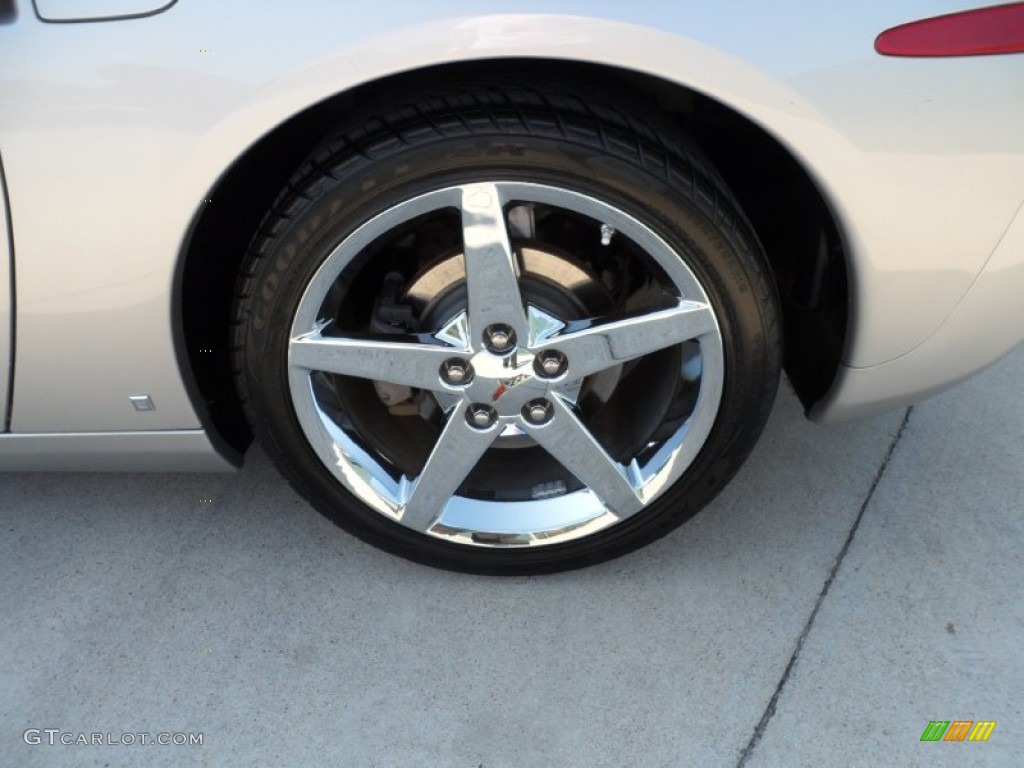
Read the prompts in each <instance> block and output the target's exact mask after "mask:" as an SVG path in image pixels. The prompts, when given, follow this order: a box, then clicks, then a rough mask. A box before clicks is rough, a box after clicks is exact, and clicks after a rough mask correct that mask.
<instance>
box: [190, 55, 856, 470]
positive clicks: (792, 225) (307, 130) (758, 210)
mask: <svg viewBox="0 0 1024 768" xmlns="http://www.w3.org/2000/svg"><path fill="white" fill-rule="evenodd" d="M453 70H454V71H462V72H466V71H467V70H471V71H472V74H473V76H474V77H475V78H477V79H485V78H486V77H487V75H488V71H489V70H490V71H493V73H494V75H495V77H500V79H501V80H502V81H505V82H507V81H508V80H509V79H510V73H515V76H521V77H522V78H523V79H524V82H547V83H559V82H562V81H565V82H566V83H572V82H573V81H578V80H579V78H581V77H582V78H587V79H588V81H590V82H595V81H596V82H603V83H607V84H608V89H609V91H610V92H611V93H614V91H615V89H616V88H618V89H623V90H625V92H628V93H630V94H631V95H632V97H633V98H636V97H637V95H638V94H639V95H641V96H642V97H643V98H645V99H646V100H647V101H648V102H649V103H650V104H651V107H652V108H654V109H658V110H660V111H661V112H662V113H665V114H667V115H668V116H670V117H671V118H672V119H673V120H674V121H675V122H676V124H678V125H679V129H680V130H681V131H686V132H687V133H689V134H690V135H691V136H692V137H693V138H694V139H695V140H696V142H697V143H698V144H699V145H700V146H701V147H702V149H703V150H704V151H705V153H706V154H707V155H708V156H709V157H710V158H711V160H712V162H713V163H714V165H715V166H716V167H717V169H718V170H719V172H720V173H721V175H722V176H723V177H724V179H725V181H726V183H727V184H728V185H729V187H730V189H731V190H732V191H733V193H734V194H735V196H736V198H737V199H738V200H739V202H740V205H741V206H742V207H743V210H744V212H745V213H746V215H747V217H748V218H749V219H750V221H751V224H752V225H753V228H754V230H755V232H756V233H757V236H758V237H759V238H760V240H761V242H762V244H763V246H764V248H765V251H766V253H767V255H768V260H769V263H770V266H771V269H772V271H773V273H774V275H775V279H776V283H777V284H778V286H779V292H780V295H781V297H782V304H783V312H784V323H785V326H784V333H785V344H786V353H785V369H786V373H787V375H788V377H789V379H790V382H791V383H792V385H793V388H794V389H795V391H796V393H797V395H798V396H799V398H800V399H801V401H802V402H803V404H804V405H805V407H809V406H810V405H811V404H812V403H813V402H815V401H816V400H818V399H819V398H820V397H821V396H822V395H823V394H824V393H825V391H826V390H827V389H828V387H829V384H830V383H831V381H832V379H833V377H834V375H835V372H836V370H837V368H838V365H839V360H840V355H841V353H842V348H843V343H844V340H845V336H846V325H847V308H848V289H847V272H846V256H845V254H844V251H843V247H842V240H841V237H840V232H839V228H838V226H837V224H836V222H835V220H834V218H833V216H832V215H831V213H830V211H829V208H828V205H827V204H826V201H825V200H824V198H823V197H822V195H821V194H820V192H819V191H818V189H817V187H816V186H815V184H814V182H813V181H812V180H811V178H810V177H809V176H808V174H807V172H806V171H805V170H804V169H803V167H802V166H801V165H800V163H799V162H798V161H797V160H796V159H794V157H793V156H792V155H791V154H790V153H789V152H788V151H787V150H786V149H785V148H784V147H783V146H782V145H781V144H780V143H779V142H778V141H776V140H775V139H774V138H773V137H772V136H770V135H769V134H768V133H767V132H766V131H764V129H762V128H760V127H759V126H757V125H756V124H754V123H752V122H751V121H749V120H748V119H747V118H745V117H743V116H741V115H739V114H738V113H736V112H734V111H733V110H731V109H729V108H728V107H726V106H724V105H722V104H720V103H718V102H716V101H714V100H713V99H710V98H708V97H706V96H704V95H702V94H699V93H697V92H695V91H692V90H690V89H687V88H685V87H683V86H680V85H677V84H674V83H670V82H667V81H665V80H661V79H658V78H655V77H651V76H648V75H644V74H641V73H637V72H630V71H626V70H619V69H614V68H608V67H604V66H598V65H590V64H576V63H571V62H559V61H536V60H523V61H518V60H502V61H501V62H493V63H488V62H472V63H460V64H450V65H444V66H439V67H435V68H431V69H428V70H421V71H417V72H411V73H405V74H402V75H397V76H393V77H390V78H387V79H385V80H380V81H376V82H374V83H370V84H366V85H363V86H360V87H358V88H356V89H354V90H352V91H349V92H346V93H343V94H339V95H337V96H335V97H332V98H330V99H327V100H326V101H323V102H321V103H319V104H316V105H314V106H312V107H310V108H309V109H307V110H305V111H304V112H302V113H300V114H298V115H296V116H295V117H293V118H291V119H290V120H288V121H286V122H284V123H282V124H280V125H279V126H277V127H276V128H274V129H273V130H271V131H270V132H269V133H267V134H266V135H265V136H264V137H263V138H262V139H260V140H259V141H258V142H257V143H256V144H254V145H253V146H252V147H250V148H249V149H248V150H247V151H246V152H245V153H244V154H243V155H242V156H240V157H239V158H238V159H237V160H236V161H235V163H234V164H233V165H232V166H231V167H230V168H228V169H227V170H226V171H225V173H224V174H223V175H222V176H221V178H220V179H219V180H218V181H217V183H216V184H215V186H214V188H213V189H212V190H211V191H210V193H209V195H208V198H209V199H211V200H213V201H214V202H213V204H211V205H208V206H206V207H205V208H203V209H202V212H201V214H200V215H199V216H198V217H197V218H196V220H195V222H194V223H193V227H192V230H191V232H190V234H189V236H188V238H187V239H186V242H185V245H184V249H183V253H182V257H181V261H180V263H179V271H178V279H177V282H176V286H175V288H176V290H175V300H174V306H175V311H176V329H175V331H176V333H175V335H176V339H177V348H178V357H179V362H180V364H181V365H182V368H183V369H184V370H185V371H186V379H187V380H189V384H190V394H191V396H192V399H193V403H194V405H195V407H196V410H197V412H198V413H199V416H200V418H201V419H203V422H204V425H205V426H206V427H207V429H208V430H209V431H211V433H212V434H214V435H215V436H220V437H222V438H224V439H225V440H226V442H227V443H228V444H229V445H230V446H231V448H233V449H235V450H238V451H242V450H244V449H245V448H246V447H247V445H248V444H249V442H250V441H251V435H250V432H249V427H248V425H247V423H246V419H245V417H244V415H243V413H242V409H241V406H240V404H239V402H238V397H237V394H236V391H235V386H234V377H233V372H232V362H231V357H232V355H231V348H230V341H229V339H230V333H229V328H230V321H231V305H232V296H233V293H234V289H235V283H236V279H237V276H238V273H239V270H240V269H241V266H242V262H243V259H244V257H245V253H246V250H247V248H248V245H249V241H250V240H251V238H252V236H253V235H254V234H255V232H256V231H257V228H258V227H259V225H260V222H261V220H262V218H263V215H264V214H265V212H266V211H267V210H268V209H269V208H270V206H271V204H272V203H273V201H274V199H275V198H276V197H277V195H278V193H279V192H280V191H281V189H283V188H284V186H285V185H286V184H287V183H288V180H289V178H290V177H291V176H292V174H293V173H294V172H295V171H296V170H297V169H298V168H299V166H300V165H301V164H302V162H303V160H305V158H306V157H307V155H308V154H309V153H310V152H311V151H312V150H313V149H314V148H315V147H316V145H317V144H318V143H319V142H320V141H321V140H322V139H323V138H324V136H325V135H326V134H327V132H328V131H329V130H330V129H331V128H332V126H333V125H335V124H336V123H337V122H340V121H341V120H342V119H344V118H345V117H346V116H349V115H351V113H352V112H353V110H359V109H360V108H361V105H363V104H365V103H366V102H369V101H376V100H377V99H378V98H379V94H380V93H381V92H383V91H393V90H398V89H401V90H406V89H424V88H429V87H430V86H431V85H432V84H433V83H443V82H445V81H446V80H448V79H450V78H451V76H452V74H453ZM189 371H190V372H191V376H189V373H188V372H189Z"/></svg>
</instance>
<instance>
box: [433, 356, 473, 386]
mask: <svg viewBox="0 0 1024 768" xmlns="http://www.w3.org/2000/svg"><path fill="white" fill-rule="evenodd" d="M441 378H442V379H443V380H444V381H445V382H446V383H448V384H453V385H455V386H461V385H463V384H469V382H470V381H472V379H473V366H472V365H470V364H469V363H468V362H467V361H465V360H460V359H459V358H457V357H453V358H452V359H451V360H445V361H444V362H443V363H442V364H441Z"/></svg>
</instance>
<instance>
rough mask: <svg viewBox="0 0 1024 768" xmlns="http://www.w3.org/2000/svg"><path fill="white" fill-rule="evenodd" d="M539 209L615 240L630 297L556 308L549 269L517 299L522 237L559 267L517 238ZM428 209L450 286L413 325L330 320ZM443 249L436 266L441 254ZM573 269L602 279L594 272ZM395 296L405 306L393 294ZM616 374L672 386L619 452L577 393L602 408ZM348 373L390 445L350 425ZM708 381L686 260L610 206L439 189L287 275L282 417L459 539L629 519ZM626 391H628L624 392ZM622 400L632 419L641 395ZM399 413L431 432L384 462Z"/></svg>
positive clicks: (505, 538) (654, 484) (483, 186)
mask: <svg viewBox="0 0 1024 768" xmlns="http://www.w3.org/2000/svg"><path fill="white" fill-rule="evenodd" d="M538 210H540V211H544V212H545V213H546V215H548V216H556V215H557V216H563V217H568V218H569V219H572V220H573V221H575V222H584V223H585V224H586V225H587V226H592V227H593V230H594V231H595V233H599V236H598V235H595V239H597V238H598V237H599V242H597V243H595V244H594V247H596V248H598V249H600V248H602V247H604V248H607V247H608V246H609V243H610V242H611V241H612V240H613V239H614V238H618V239H620V240H621V241H622V242H623V243H625V247H626V249H627V250H628V252H629V253H631V254H634V261H635V262H636V273H634V274H632V277H631V280H632V284H634V285H635V286H636V288H635V290H633V291H632V292H631V293H629V294H628V295H627V294H623V295H622V297H621V299H620V300H619V301H618V302H617V303H616V306H615V307H614V311H611V312H601V313H599V314H595V315H591V316H579V315H580V314H581V312H582V310H581V309H580V302H576V303H575V304H573V297H571V296H569V297H567V298H566V297H564V296H563V298H562V299H559V298H558V296H559V295H563V294H567V293H568V292H569V289H568V287H567V286H565V285H556V284H555V281H554V280H553V279H552V278H551V277H550V276H548V277H547V278H541V279H537V280H534V281H533V283H534V284H537V285H541V286H542V287H543V290H540V289H531V290H527V288H526V285H525V284H526V277H527V273H528V272H529V271H530V270H529V269H528V268H527V267H528V264H527V260H526V256H525V254H527V252H528V251H529V250H530V249H531V248H532V249H535V250H537V251H538V252H540V253H547V254H551V253H554V254H556V256H553V257H550V258H551V259H554V260H559V259H561V260H562V261H564V262H565V263H570V262H571V259H569V258H568V257H562V256H560V255H557V254H559V253H560V251H559V249H558V248H555V247H547V245H546V244H545V243H544V242H543V241H541V242H540V243H539V244H538V243H537V242H536V241H535V240H534V238H535V237H536V236H537V230H536V229H535V227H534V226H533V225H532V223H531V222H532V219H533V217H534V216H535V214H536V212H537V211H538ZM439 215H445V216H449V217H453V218H454V220H455V221H456V222H457V224H456V226H458V227H459V228H460V229H461V248H460V253H459V254H457V255H456V257H455V261H456V262H461V272H460V274H459V275H458V277H459V278H460V279H456V280H454V281H449V282H448V283H445V285H446V286H448V287H447V289H446V290H445V291H443V292H441V293H443V296H442V295H440V293H439V294H438V295H435V296H430V297H429V298H428V301H427V303H428V304H430V306H426V305H425V306H423V307H420V308H419V309H420V310H421V311H418V315H419V316H418V317H417V323H418V324H419V327H418V328H412V329H410V328H406V329H404V330H396V331H393V332H392V331H389V330H387V329H384V330H383V332H382V329H381V327H380V326H379V324H378V325H377V326H376V327H372V328H370V329H369V330H370V332H367V329H366V328H358V327H349V326H347V325H346V323H345V321H344V320H343V319H341V318H342V317H343V316H344V314H345V310H344V307H345V306H346V303H347V302H351V301H354V300H356V296H357V294H358V286H359V282H358V275H359V274H360V273H361V272H363V271H365V270H367V269H368V268H369V267H368V264H370V263H372V254H373V253H374V252H375V249H376V248H377V245H378V244H379V243H381V242H382V241H387V242H397V241H398V240H399V239H400V238H401V237H402V236H404V235H405V233H408V232H409V231H410V230H411V229H415V228H416V227H417V226H419V225H421V224H422V222H424V221H429V220H431V217H432V216H439ZM442 256H444V257H446V259H445V262H446V263H451V262H452V259H453V257H452V255H451V254H442V253H439V254H438V259H439V260H441V258H442ZM578 271H579V272H581V273H587V274H590V275H591V277H590V279H591V281H592V282H594V283H595V284H599V283H601V282H602V280H601V276H600V275H594V271H593V270H590V271H589V272H588V270H586V269H583V268H582V267H580V268H578ZM442 282H443V281H442ZM604 282H606V283H609V284H610V283H612V282H613V281H612V280H611V279H610V278H609V279H608V280H606V281H604ZM452 286H455V287H452ZM404 296H405V297H406V298H407V299H408V300H409V301H410V302H411V301H412V298H410V296H411V294H410V292H408V291H406V292H405V294H404ZM570 307H575V309H572V308H570ZM584 309H585V308H584ZM431 312H433V313H434V318H433V319H432V320H431V319H429V318H430V315H431ZM438 313H440V314H438ZM570 315H574V316H570ZM666 350H673V353H672V354H665V352H666ZM645 361H647V363H645ZM648 363H649V364H648ZM642 364H644V365H646V367H643V368H638V366H641V365H642ZM627 369H628V370H633V371H634V372H637V371H639V373H638V375H641V376H647V375H654V376H656V377H658V378H660V379H662V380H665V381H667V382H669V385H668V389H665V388H663V389H662V390H657V389H656V390H654V391H655V392H657V391H664V392H677V391H685V392H687V393H688V394H687V395H686V396H685V397H682V398H681V399H680V398H678V397H677V398H676V406H677V407H675V408H674V409H669V410H672V411H673V412H672V413H671V414H666V413H665V412H664V408H662V409H661V410H658V411H657V413H658V414H659V418H658V419H657V423H654V424H648V425H646V426H645V427H644V428H643V430H641V434H640V438H641V444H639V445H638V444H637V440H636V439H633V440H632V442H631V444H630V445H629V447H628V450H626V452H625V454H624V453H623V450H622V449H621V448H610V447H609V445H610V444H611V443H613V442H615V441H614V440H613V439H612V437H613V435H614V434H615V432H616V430H618V429H619V427H617V426H614V425H613V426H612V427H609V426H608V424H604V425H603V426H602V425H599V424H598V422H599V421H600V419H599V418H597V417H595V416H594V413H595V407H594V406H593V405H588V403H595V402H596V403H598V406H600V404H602V403H606V402H608V401H609V400H611V399H614V398H615V392H616V390H618V389H620V388H621V387H622V384H621V382H622V381H623V379H624V376H623V371H624V370H627ZM652 372H653V373H652ZM352 380H362V381H364V382H365V381H366V380H369V381H372V382H374V386H375V387H376V388H377V393H378V395H379V396H380V400H381V402H382V403H383V404H384V405H387V404H388V402H389V400H391V401H394V400H401V401H402V402H400V403H394V402H392V404H391V405H390V406H388V408H387V409H386V411H385V415H384V416H383V417H382V418H383V419H387V420H389V421H388V424H389V426H388V427H387V429H386V430H385V431H387V432H388V433H389V434H390V435H391V436H390V437H388V438H381V436H380V435H379V434H377V432H378V431H377V430H373V429H367V428H366V426H365V425H366V418H365V417H364V415H363V412H362V411H363V409H361V408H360V407H357V406H358V403H359V402H365V401H359V400H358V398H356V399H353V398H348V397H346V396H345V394H344V391H343V390H344V389H345V386H346V384H345V382H346V381H352ZM677 382H681V384H677ZM723 382H724V357H723V350H722V337H721V333H720V329H719V324H718V321H717V319H716V316H715V312H714V310H713V309H712V306H711V303H710V301H709V300H708V296H707V294H706V293H705V290H704V288H703V287H702V286H701V284H700V283H699V282H698V280H697V278H696V276H695V275H694V273H693V272H692V271H691V270H690V268H689V267H688V266H687V265H686V262H685V254H681V253H678V252H677V251H675V250H674V249H672V248H671V247H669V245H667V244H666V242H665V241H664V240H663V239H661V238H660V237H659V236H658V235H657V234H656V233H655V232H654V231H653V230H651V229H650V228H649V227H647V226H645V225H644V224H642V223H641V222H640V221H638V220H637V219H635V218H634V217H633V216H631V215H629V214H628V213H626V212H625V211H623V210H620V209H618V208H616V207H614V206H613V205H610V204H608V203H606V202H602V201H601V200H598V199H596V198H594V197H591V196H588V195H585V194H581V193H579V192H575V191H572V190H569V189H562V188H558V187H554V186H547V185H541V184H533V183H525V182H518V181H494V182H480V183H470V184H464V185H460V186H450V187H446V188H443V189H438V190H436V191H432V192H428V193H426V194H422V195H420V196H417V197H414V198H412V199H409V200H406V201H405V202H401V203H399V204H397V205H395V206H393V207H391V208H389V209H388V210H385V211H384V212H382V213H380V214H378V215H377V216H375V217H374V218H372V219H370V220H369V221H367V222H366V223H365V224H363V225H362V226H360V227H359V228H358V229H356V230H355V231H354V232H352V233H351V234H350V235H348V236H347V237H345V238H344V240H342V242H340V243H339V244H338V245H337V246H336V247H335V248H334V249H333V250H332V251H330V253H329V254H328V255H327V258H326V259H325V260H324V261H323V263H322V264H321V265H320V267H319V268H318V269H317V271H316V272H315V274H314V276H313V278H312V280H311V281H310V282H309V284H308V285H307V286H306V288H305V291H304V293H303V294H302V298H301V300H300V302H299V305H298V308H297V310H296V312H295V315H294V320H293V322H292V324H291V329H290V340H289V346H288V384H289V388H290V396H291V402H292V406H293V408H294V411H295V415H296V417H297V419H298V422H299V424H300V426H301V428H302V431H303V433H304V434H305V436H306V439H307V440H308V441H309V444H310V446H311V447H312V449H313V451H314V452H315V453H316V455H317V456H318V457H319V459H320V461H321V462H323V464H324V466H326V467H327V469H328V470H329V471H330V472H331V473H332V474H333V476H334V477H335V478H336V479H337V481H338V482H339V483H341V484H342V485H343V486H344V487H345V488H346V489H347V490H348V491H349V492H350V493H351V494H353V495H354V496H355V497H356V498H358V499H359V500H361V501H362V502H363V503H365V504H366V505H368V506H369V507H371V508H372V509H374V510H376V511H377V512H378V513H380V514H381V515H384V516H386V517H387V518H390V519H392V520H394V521H396V522H398V523H400V524H401V525H403V526H406V527H408V528H410V529H412V530H414V531H417V532H420V533H423V534H426V535H429V536H432V537H437V538H441V539H445V540H449V541H453V542H456V543H460V544H466V545H472V546H478V547H508V546H538V545H545V544H552V543H556V542H564V541H569V540H572V539H577V538H580V537H583V536H587V535H590V534H593V533H595V532H597V531H599V530H602V529H605V528H608V527H610V526H614V525H615V524H617V523H619V522H620V521H622V520H625V519H627V518H629V517H631V516H633V515H635V514H636V513H638V512H640V511H641V510H643V509H644V508H645V507H646V506H647V505H648V504H650V503H651V502H652V501H653V500H654V499H656V498H657V497H658V496H659V495H661V494H662V493H663V492H664V491H666V490H667V489H668V488H669V487H670V486H672V485H673V484H674V483H675V481H677V480H678V479H679V478H680V477H681V476H682V474H683V473H684V472H685V470H686V469H687V467H688V466H689V465H690V464H691V462H693V460H694V459H695V457H696V456H697V454H698V453H699V451H700V449H701V447H702V446H703V445H704V443H705V441H706V439H707V438H708V435H709V433H710V432H711V429H712V426H713V425H714V423H715V419H716V416H717V414H718V410H719V405H720V400H721V397H722V390H723ZM395 392H397V393H398V394H397V395H394V394H393V393H395ZM339 393H340V394H339ZM385 395H387V396H385ZM625 396H628V397H631V398H633V399H638V397H637V395H636V388H635V387H634V388H633V390H632V394H627V395H625ZM639 399H642V396H641V397H640V398H639ZM680 403H682V404H683V406H684V408H683V410H684V411H685V412H683V413H679V412H678V411H679V404H680ZM633 405H634V406H635V407H636V408H640V409H641V410H643V405H644V404H643V403H633ZM381 410H384V409H383V408H382V409H381ZM597 410H599V407H598V408H597ZM627 410H628V409H627ZM627 421H633V420H631V419H627ZM639 421H643V419H640V420H639ZM413 423H415V424H416V426H415V430H419V431H420V432H422V429H423V428H425V425H432V426H431V429H432V430H433V432H431V434H432V435H433V437H432V445H428V446H427V447H426V449H425V450H424V452H423V453H424V455H423V457H422V461H419V462H413V463H414V464H416V463H418V464H419V466H417V467H412V468H410V467H409V466H408V465H409V462H408V461H402V460H399V459H397V458H396V456H397V455H399V454H400V453H401V452H402V448H403V447H402V445H401V444H402V443H403V442H405V440H404V438H403V435H405V434H406V433H407V432H408V430H407V429H406V428H405V426H403V425H412V424H413ZM617 423H618V424H619V425H620V426H621V420H620V421H619V422H617ZM623 429H625V431H629V427H628V424H627V425H626V427H623ZM632 437H633V438H636V437H637V436H636V435H633V436H632ZM627 442H629V441H627ZM524 448H525V449H526V450H528V451H529V452H530V453H529V454H523V455H528V456H530V457H531V458H529V459H528V460H526V461H525V463H524V460H522V459H517V458H516V457H515V455H514V454H515V453H519V452H520V451H521V450H522V449H524ZM483 464H486V465H487V467H488V470H487V472H481V471H480V467H481V465H483ZM548 464H550V466H548ZM541 465H543V466H541ZM535 466H536V467H540V469H538V470H536V471H534V469H532V467H535ZM524 467H525V468H524ZM474 473H475V474H474ZM474 478H475V479H474ZM517 486H518V487H517Z"/></svg>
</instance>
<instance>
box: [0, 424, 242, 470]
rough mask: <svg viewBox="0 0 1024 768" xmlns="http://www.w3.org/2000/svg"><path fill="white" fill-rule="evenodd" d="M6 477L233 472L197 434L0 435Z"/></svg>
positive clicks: (1, 466) (0, 464)
mask: <svg viewBox="0 0 1024 768" xmlns="http://www.w3.org/2000/svg"><path fill="white" fill-rule="evenodd" d="M0 469H3V470H4V471H11V472H47V471H50V470H55V469H59V470H63V471H70V472H233V471H235V470H236V469H237V467H236V466H235V465H234V464H232V463H231V462H229V461H228V460H226V459H224V458H223V457H221V455H220V454H218V453H217V452H216V451H215V450H214V448H213V445H212V444H211V443H210V438H209V437H208V436H207V435H206V433H205V432H203V431H202V430H201V429H193V430H165V431H160V432H75V433H63V434H61V433H50V434H45V435H38V434H36V435H31V434H25V435H10V434H8V435H0Z"/></svg>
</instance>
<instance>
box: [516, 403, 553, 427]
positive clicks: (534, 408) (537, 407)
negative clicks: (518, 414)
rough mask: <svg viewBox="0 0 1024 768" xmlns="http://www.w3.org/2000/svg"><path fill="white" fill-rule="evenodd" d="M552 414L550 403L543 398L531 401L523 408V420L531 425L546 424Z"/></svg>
mask: <svg viewBox="0 0 1024 768" xmlns="http://www.w3.org/2000/svg"><path fill="white" fill-rule="evenodd" d="M553 414H554V409H553V408H552V407H551V403H550V402H549V401H547V400H545V399H544V398H539V399H537V400H531V401H530V402H528V403H527V404H526V405H524V406H523V418H524V419H526V420H527V421H528V422H530V423H531V424H546V423H547V422H549V421H551V417H552V415H553Z"/></svg>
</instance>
